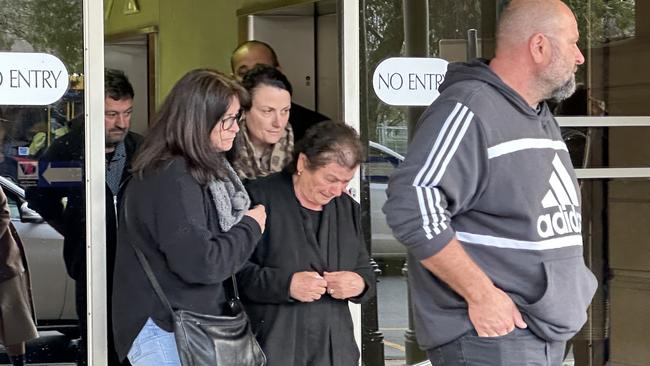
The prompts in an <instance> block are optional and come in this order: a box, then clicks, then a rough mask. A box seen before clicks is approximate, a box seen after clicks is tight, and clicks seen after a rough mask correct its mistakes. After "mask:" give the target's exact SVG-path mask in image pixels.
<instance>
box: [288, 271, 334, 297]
mask: <svg viewBox="0 0 650 366" xmlns="http://www.w3.org/2000/svg"><path fill="white" fill-rule="evenodd" d="M326 289H327V282H326V281H325V279H324V278H323V277H322V276H321V275H319V274H318V273H317V272H296V273H294V274H293V276H291V284H290V285H289V295H291V297H293V298H294V299H296V300H298V301H301V302H312V301H315V300H318V299H320V297H321V295H323V294H324V293H325V290H326Z"/></svg>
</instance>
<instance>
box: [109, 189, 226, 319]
mask: <svg viewBox="0 0 650 366" xmlns="http://www.w3.org/2000/svg"><path fill="white" fill-rule="evenodd" d="M122 198H123V199H122V201H121V204H122V205H124V207H123V214H124V219H125V220H126V221H127V222H128V217H127V209H126V195H124V196H123V197H122ZM129 245H131V248H133V250H134V251H135V255H136V257H138V262H140V265H141V266H142V269H143V270H144V273H145V274H146V275H147V278H148V279H149V283H151V286H152V287H153V290H154V292H156V295H158V298H159V299H160V302H162V303H163V305H165V307H166V308H167V310H169V313H170V314H172V316H173V315H174V309H173V308H172V305H171V303H170V302H169V299H167V296H165V292H164V291H163V289H162V287H160V284H159V283H158V280H157V279H156V276H155V275H154V274H153V271H152V270H151V266H150V265H149V261H147V258H146V257H145V256H144V253H142V250H140V248H138V247H136V246H135V245H134V244H133V242H131V241H129ZM230 278H231V280H232V287H233V296H234V300H236V301H239V290H238V289H237V278H236V277H235V275H234V274H232V275H230Z"/></svg>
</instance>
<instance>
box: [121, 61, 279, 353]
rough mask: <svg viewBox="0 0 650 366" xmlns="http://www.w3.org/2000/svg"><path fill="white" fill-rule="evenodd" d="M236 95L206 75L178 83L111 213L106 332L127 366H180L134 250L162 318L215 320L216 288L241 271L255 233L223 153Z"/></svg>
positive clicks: (233, 127)
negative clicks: (179, 315) (178, 315)
mask: <svg viewBox="0 0 650 366" xmlns="http://www.w3.org/2000/svg"><path fill="white" fill-rule="evenodd" d="M246 100H247V93H246V91H245V90H244V89H243V88H241V87H240V86H239V85H238V84H237V83H236V82H234V81H233V80H231V79H230V78H228V77H227V76H225V75H223V74H221V73H219V72H217V71H213V70H194V71H191V72H189V73H188V74H186V75H185V76H183V78H182V79H181V80H180V81H178V83H176V85H175V86H174V87H173V89H172V90H171V92H170V94H169V96H168V97H167V99H166V100H165V102H164V103H163V105H162V106H161V108H160V110H159V111H158V113H157V114H156V116H155V118H154V121H153V125H152V127H151V129H150V131H149V133H148V134H147V137H146V138H145V140H144V142H143V144H142V146H141V148H140V150H139V152H138V154H137V156H136V158H135V160H134V161H133V163H132V166H133V173H134V174H133V177H132V179H131V180H130V181H129V182H128V184H127V186H126V188H124V189H123V194H122V198H121V204H120V209H119V210H120V215H119V230H118V243H117V256H116V261H115V275H114V290H113V329H114V332H115V344H116V348H117V352H118V355H119V356H120V358H121V359H123V358H124V357H125V356H128V358H129V360H130V361H131V363H132V364H133V365H134V366H149V365H180V361H179V357H178V352H177V348H176V342H175V340H174V334H173V333H172V322H173V319H172V315H171V314H170V313H169V311H168V309H167V308H166V307H165V306H164V305H163V304H162V303H161V301H160V299H159V298H158V297H157V296H156V294H155V292H154V290H153V288H152V286H151V284H150V283H149V281H148V279H147V276H146V275H145V272H144V271H143V269H142V267H141V265H140V263H139V262H138V259H137V257H136V254H135V251H134V249H133V246H135V247H137V248H139V249H140V250H141V251H142V252H143V253H144V256H145V257H146V259H147V261H148V262H149V264H150V265H151V267H152V270H153V272H154V275H155V277H156V278H157V280H158V282H159V283H160V286H161V287H162V289H163V291H164V293H165V294H166V295H167V297H168V298H169V301H170V303H171V306H172V308H174V309H184V310H190V311H193V312H197V313H203V314H213V315H220V314H223V312H224V311H225V307H224V305H225V303H226V300H227V299H226V294H225V293H224V288H223V286H222V282H223V281H224V280H226V279H227V278H229V277H230V275H231V274H233V273H234V272H236V271H237V270H239V268H240V267H241V266H242V265H243V264H244V263H245V262H246V260H247V259H248V257H249V256H250V254H251V253H252V251H253V249H254V248H255V245H256V243H257V242H258V241H259V239H260V237H261V235H262V232H263V231H264V223H265V220H266V213H265V210H264V207H263V206H260V205H257V206H255V208H253V209H250V210H249V207H250V199H249V198H248V195H247V194H246V191H245V190H244V188H243V185H242V184H241V182H240V181H239V179H238V178H237V174H236V173H235V172H234V171H233V169H232V168H231V166H230V164H229V163H228V162H227V161H226V159H225V158H224V152H226V151H228V150H229V149H230V148H231V147H232V143H233V140H234V138H235V135H236V134H237V132H238V131H239V127H238V123H239V121H240V118H241V111H240V101H246Z"/></svg>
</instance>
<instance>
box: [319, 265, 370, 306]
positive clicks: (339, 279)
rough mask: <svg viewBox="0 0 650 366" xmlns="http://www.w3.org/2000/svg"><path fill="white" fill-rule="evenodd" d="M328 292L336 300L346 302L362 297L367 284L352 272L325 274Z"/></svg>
mask: <svg viewBox="0 0 650 366" xmlns="http://www.w3.org/2000/svg"><path fill="white" fill-rule="evenodd" d="M324 277H325V281H327V292H328V293H329V294H330V296H332V297H333V298H335V299H339V300H344V299H349V298H351V297H356V296H359V295H361V293H362V292H363V290H364V289H365V288H366V283H365V282H364V281H363V278H362V277H361V276H359V275H358V274H356V273H354V272H350V271H340V272H325V273H324Z"/></svg>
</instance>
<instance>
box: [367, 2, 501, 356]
mask: <svg viewBox="0 0 650 366" xmlns="http://www.w3.org/2000/svg"><path fill="white" fill-rule="evenodd" d="M404 3H405V2H404V1H402V0H366V1H363V2H362V11H363V14H362V21H363V29H364V30H365V32H364V33H363V34H362V42H361V45H362V50H361V60H362V65H363V66H362V68H363V69H364V70H365V72H364V73H365V75H366V81H365V82H366V85H368V86H369V87H366V88H365V90H366V92H365V94H363V95H362V96H361V105H362V108H361V116H362V126H364V123H365V126H366V128H367V131H368V136H369V140H370V141H371V143H370V148H369V150H368V161H367V163H366V166H365V170H364V175H365V176H364V179H366V180H367V181H368V183H369V187H370V215H371V217H370V221H371V231H372V233H371V237H372V255H373V258H374V259H375V260H376V261H377V262H378V264H379V265H380V268H381V270H382V275H381V276H382V278H381V279H380V281H379V283H378V301H379V305H378V309H379V328H380V329H379V330H380V332H381V333H382V334H383V336H384V340H385V342H384V344H385V347H384V350H385V353H384V355H385V358H386V359H387V360H399V361H393V362H401V364H403V363H404V361H405V360H407V361H419V359H414V358H413V357H414V354H413V350H414V349H415V348H417V346H416V345H415V344H414V343H413V337H414V335H413V333H412V332H410V331H408V329H409V322H408V311H407V309H408V306H407V304H406V298H407V289H406V280H405V276H404V274H403V273H402V269H403V267H404V261H405V257H406V252H405V248H404V247H403V246H402V245H401V244H400V243H399V242H397V240H396V239H395V238H394V237H393V235H392V233H391V231H390V229H389V228H388V225H387V224H386V219H385V216H384V214H383V212H382V210H381V208H382V206H383V203H384V201H385V200H386V193H385V188H386V184H387V181H388V177H389V176H390V174H391V173H392V171H393V170H394V169H395V168H396V167H397V166H398V165H399V163H400V162H401V155H404V154H406V151H407V137H408V133H407V122H406V119H407V108H405V107H395V106H389V105H386V104H384V103H383V102H381V101H380V100H379V99H378V98H377V96H376V95H375V94H374V92H373V91H372V87H371V85H372V79H371V78H372V75H373V72H374V70H375V69H376V67H377V66H378V65H379V63H380V62H382V61H383V60H385V59H386V58H389V57H400V56H403V55H404V54H405V53H404V50H405V45H404V28H405V25H404V22H405V19H404V14H403V6H404ZM428 4H429V13H428V17H429V19H428V20H429V29H423V30H422V32H423V34H424V35H425V37H427V38H428V43H429V56H431V57H439V58H444V59H446V60H448V61H459V60H465V59H466V57H467V51H466V49H467V37H468V31H470V30H475V31H476V34H477V38H478V39H479V53H478V56H484V57H490V56H491V55H492V53H493V48H494V47H493V41H492V39H493V38H494V35H493V33H494V31H493V29H494V23H495V17H496V7H497V5H496V2H495V1H480V0H463V1H458V0H429V1H428ZM374 143H377V144H376V145H375V144H374ZM411 346H414V347H411ZM416 357H417V356H416ZM387 364H389V363H388V362H387Z"/></svg>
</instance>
